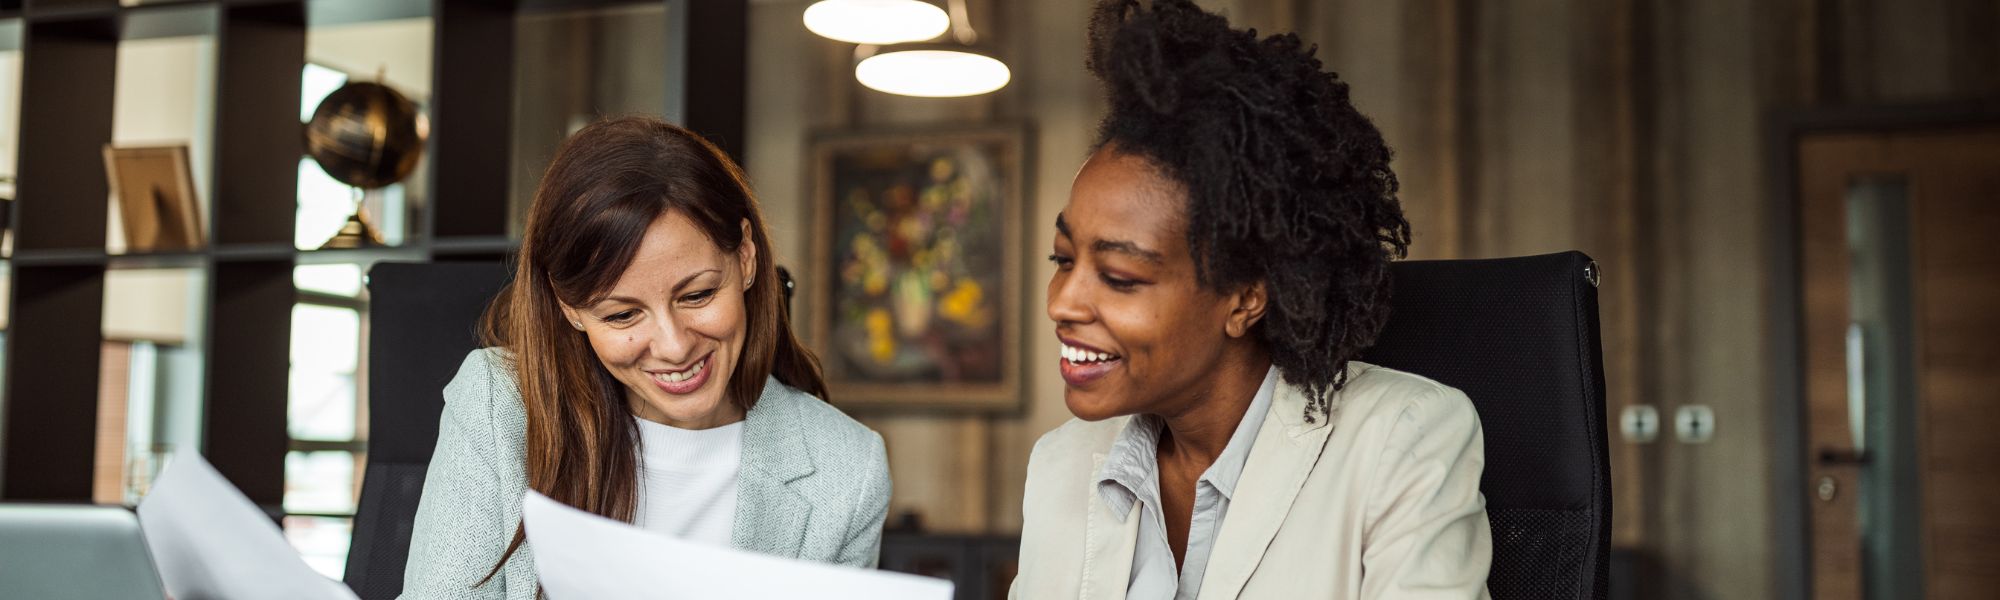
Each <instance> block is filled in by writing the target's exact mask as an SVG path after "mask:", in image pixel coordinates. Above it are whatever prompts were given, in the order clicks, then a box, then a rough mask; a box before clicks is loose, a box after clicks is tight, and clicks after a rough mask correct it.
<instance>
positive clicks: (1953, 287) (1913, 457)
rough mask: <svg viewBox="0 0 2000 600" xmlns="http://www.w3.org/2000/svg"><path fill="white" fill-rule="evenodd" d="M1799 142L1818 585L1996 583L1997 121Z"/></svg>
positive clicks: (1867, 588)
mask: <svg viewBox="0 0 2000 600" xmlns="http://www.w3.org/2000/svg"><path fill="white" fill-rule="evenodd" d="M1798 156H1799V163H1798V164H1799V171H1798V173H1797V176H1798V184H1799V188H1798V189H1799V192H1800V205H1801V206H1800V212H1799V215H1798V218H1799V219H1800V233H1801V236H1800V244H1801V247H1800V248H1799V249H1798V250H1799V256H1800V257H1801V263H1802V265H1801V267H1802V269H1803V292H1804V293H1803V296H1802V302H1803V304H1804V306H1802V307H1801V308H1802V314H1803V315H1804V322H1803V327H1804V337H1805V339H1804V346H1803V349H1804V353H1803V360H1804V363H1805V364H1804V366H1805V374H1806V377H1805V399H1806V411H1805V419H1806V423H1805V431H1806V435H1805V438H1806V441H1805V443H1806V445H1807V446H1806V448H1805V456H1806V460H1807V462H1808V464H1807V465H1806V473H1807V474H1808V477H1807V480H1808V482H1809V489H1807V490H1801V493H1804V494H1806V495H1807V497H1808V502H1809V504H1810V506H1812V509H1811V511H1810V521H1811V528H1812V549H1811V563H1812V567H1813V578H1812V581H1813V590H1814V592H1813V597H1814V598H1818V599H1823V600H1836V599H1837V600H1847V599H1861V598H1868V599H1871V600H1888V599H1892V598H1893V599H1898V600H1900V599H1905V598H1910V599H1915V598H1934V599H1956V598H1982V599H1983V598H1991V597H1993V596H1992V594H1993V593H1994V592H1993V590H1995V589H2000V568H1995V566H1994V565H2000V462H1996V461H2000V351H1996V348H2000V126H1990V127H1976V128H1960V129H1953V130H1934V131H1903V132H1889V133H1885V132H1868V133H1840V134H1816V135H1812V136H1807V137H1805V138H1803V139H1802V140H1801V142H1800V145H1799V148H1798ZM1864 523H1865V524H1866V525H1865V526H1864Z"/></svg>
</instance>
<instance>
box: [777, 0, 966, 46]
mask: <svg viewBox="0 0 2000 600" xmlns="http://www.w3.org/2000/svg"><path fill="white" fill-rule="evenodd" d="M805 20H806V29H809V30H812V32H813V33H817V34H819V35H820V36H822V37H827V38H831V39H835V40H840V41H843V42H851V43H855V44H900V43H903V42H921V41H924V40H928V39H932V38H935V37H937V36H940V35H944V32H945V31H946V30H948V29H950V28H951V17H949V16H947V15H945V12H944V9H941V8H938V6H937V5H936V4H931V3H929V2H924V1H923V0H820V1H819V2H814V3H813V5H812V6H808V7H806V18H805Z"/></svg>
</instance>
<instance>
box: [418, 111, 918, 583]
mask: <svg viewBox="0 0 2000 600" xmlns="http://www.w3.org/2000/svg"><path fill="white" fill-rule="evenodd" d="M484 341H485V343H486V344H487V345H488V346H491V347H489V348H484V349H481V350H476V351H473V352H472V354H471V355H469V356H467V357H466V359H465V363H464V365H463V366H462V367H460V369H459V372H458V376H457V377H456V378H454V379H453V380H452V382H451V384H450V385H449V386H447V387H446V388H445V392H444V396H445V410H444V415H443V418H442V420H441V423H440V425H439V428H438V443H437V450H436V453H435V455H434V457H433V458H432V460H431V464H430V473H429V475H428V477H427V478H426V480H425V482H424V495H423V500H422V501H421V503H420V504H419V506H418V509H417V518H416V524H415V531H414V532H413V535H412V538H411V543H410V558H409V564H408V567H407V571H406V576H405V581H404V584H405V588H404V594H403V597H405V598H425V599H428V598H508V599H528V598H533V597H535V592H536V589H537V587H538V586H537V585H536V579H535V571H534V566H533V560H534V559H533V553H532V551H531V548H530V544H528V543H527V541H526V539H525V537H524V534H523V530H522V529H521V527H520V523H521V498H522V495H523V494H524V493H525V492H526V491H527V490H534V491H536V492H540V493H542V494H544V495H547V496H549V497H550V498H554V499H555V500H557V501H559V502H563V503H565V504H568V505H570V506H574V507H577V508H580V509H583V510H587V511H590V512H592V513H596V514H599V515H603V516H605V517H609V518H612V519H617V520H621V521H626V522H630V523H633V524H634V525H637V526H639V527H642V528H645V529H649V530H654V531H659V532H663V533H667V534H670V535H674V536H677V537H682V538H685V539H690V540H693V541H697V542H706V543H711V544H715V545H718V546H728V547H734V548H739V549H745V550H752V551H758V552H763V553H767V554H774V555H778V556H787V557H794V558H801V559H808V560H818V561H824V562H829V563H837V564H846V565H853V566H862V567H867V566H873V565H874V563H875V560H876V553H877V551H878V550H879V548H880V544H881V529H882V520H883V516H884V515H885V513H886V511H887V509H888V501H889V470H888V461H887V459H886V457H885V455H884V453H883V448H882V438H881V436H879V435H877V434H875V432H873V431H870V430H869V429H868V428H867V427H864V426H862V425H861V424H859V423H857V422H855V421H854V420H853V419H850V418H848V417H847V416H846V415H844V414H841V412H840V411H839V410H836V409H834V408H833V407H832V406H830V405H828V404H826V403H825V402H824V401H822V399H823V398H825V397H826V386H825V384H824V382H823V381H822V380H821V377H820V369H819V364H818V361H817V359H815V358H814V357H813V355H812V354H811V353H810V352H809V351H807V350H806V349H805V348H804V347H803V346H801V345H800V344H799V342H798V340H797V339H795V338H794V337H793V336H792V329H791V324H790V321H789V316H788V315H787V311H786V308H785V306H784V296H783V293H782V290H781V289H780V288H779V282H778V276H777V270H776V267H775V266H774V264H773V262H772V259H771V250H770V242H769V239H768V238H767V237H766V236H765V233H764V222H763V217H762V215H761V214H760V213H759V211H758V208H757V202H756V199H755V198H754V197H753V196H752V195H751V192H750V189H749V186H748V184H747V183H746V182H745V181H744V178H743V174H742V171H741V170H739V169H738V168H737V167H736V165H735V164H733V163H732V162H731V161H730V160H729V158H728V157H727V156H725V155H723V154H722V153H721V152H720V151H718V150H717V149H716V148H715V146H713V145H711V144H709V143H708V142H707V141H706V140H703V139H701V138H700V137H699V136H697V135H695V134H694V133H692V132H689V131H687V130H685V129H681V128H679V127H675V126H673V125H670V124H667V123H665V122H662V121H659V120H655V119H649V118H638V117H628V118H620V119H612V120H607V121H602V122H598V123H595V124H592V125H590V126H588V127H585V128H584V129H583V130H582V131H579V132H577V134H576V135H574V136H572V137H571V138H570V139H569V140H568V141H567V142H565V143H564V144H563V147H562V149H561V150H560V151H559V152H557V154H556V158H555V161H554V163H553V164H551V165H550V166H549V170H548V172H547V173H546V174H544V175H543V178H542V183H541V187H540V189H538V190H537V192H536V194H535V200H534V206H533V207H532V209H531V210H530V214H529V216H528V228H527V232H526V234H525V235H524V236H523V238H522V240H521V249H520V254H519V255H518V257H517V258H516V264H515V272H514V279H513V282H512V283H511V284H509V285H508V287H507V289H506V290H505V291H503V292H502V293H501V295H500V297H499V298H497V299H496V300H495V301H494V303H493V305H492V306H491V307H489V308H488V310H487V313H486V317H485V322H484Z"/></svg>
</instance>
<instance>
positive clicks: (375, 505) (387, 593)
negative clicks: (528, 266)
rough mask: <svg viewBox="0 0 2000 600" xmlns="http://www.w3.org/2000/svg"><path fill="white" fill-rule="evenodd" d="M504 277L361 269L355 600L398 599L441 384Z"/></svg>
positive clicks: (420, 267)
mask: <svg viewBox="0 0 2000 600" xmlns="http://www.w3.org/2000/svg"><path fill="white" fill-rule="evenodd" d="M508 277H509V273H508V271H507V269H506V267H505V266H503V265H502V264H500V263H497V262H481V263H381V264H377V265H375V267H374V268H372V269H370V270H369V271H368V293H369V307H368V336H369V339H368V437H369V440H368V470H367V474H366V475H365V476H364V477H363V479H362V482H361V502H360V504H359V506H358V507H357V509H358V510H357V511H356V512H355V515H354V539H353V543H352V545H351V546H350V547H349V549H348V554H347V576H346V578H345V579H346V582H347V585H348V587H350V588H353V589H354V593H355V594H356V595H359V596H360V597H361V598H362V599H363V600H375V599H377V598H382V599H389V598H395V597H396V595H397V594H399V593H401V592H402V591H403V563H404V561H405V560H406V559H407V558H408V557H409V552H410V529H411V527H412V525H413V523H414V522H415V520H416V515H417V500H418V499H420V498H422V497H423V492H424V475H425V473H426V472H427V471H428V470H429V465H430V461H431V450H432V449H433V448H434V447H435V446H436V444H437V433H438V417H439V416H440V415H441V414H443V412H444V386H445V384H446V383H450V382H451V377H452V375H454V374H456V373H457V372H458V365H459V363H461V362H463V361H464V360H465V355H466V353H468V352H471V351H472V350H473V349H474V348H477V347H478V335H477V328H476V326H477V323H478V321H479V315H480V314H481V313H483V312H484V311H485V310H486V305H487V303H488V302H490V301H491V300H492V299H493V297H494V296H495V295H496V294H498V293H499V291H500V288H501V287H502V286H503V285H505V284H506V282H507V280H508Z"/></svg>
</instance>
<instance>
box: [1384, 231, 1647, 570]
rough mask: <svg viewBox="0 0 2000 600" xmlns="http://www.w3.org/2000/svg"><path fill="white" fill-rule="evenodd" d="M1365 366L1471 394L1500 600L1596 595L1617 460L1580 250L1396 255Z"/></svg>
mask: <svg viewBox="0 0 2000 600" xmlns="http://www.w3.org/2000/svg"><path fill="white" fill-rule="evenodd" d="M1393 273H1394V277H1395V298H1394V299H1393V300H1392V301H1391V304H1392V305H1393V313H1392V314H1391V315H1390V317H1389V324H1388V327H1387V329H1385V330H1384V331H1383V332H1382V336H1381V338H1380V340H1379V341H1378V342H1377V343H1376V345H1375V347H1373V348H1371V349H1369V350H1368V351H1367V352H1365V353H1363V356H1362V360H1364V361H1367V362H1370V363H1374V364H1378V365H1382V366H1385V367H1390V368H1394V369H1399V370H1403V371H1409V372H1411V373H1416V374H1419V375H1423V376H1426V377H1430V378H1432V379H1436V380H1438V381H1439V382H1441V383H1444V384H1446V385H1450V386H1452V387H1456V388H1458V389H1460V390H1463V391H1464V392H1465V393H1466V395H1468V396H1471V398H1472V403H1473V405H1474V406H1476V407H1477V409H1478V411H1479V419H1480V424H1481V426H1482V428H1483V429H1484V432H1485V436H1486V471H1485V474H1484V476H1483V477H1482V478H1481V480H1480V486H1479V487H1480V491H1481V492H1482V493H1484V494H1485V496H1486V507H1487V515H1488V518H1489V519H1490V520H1491V522H1492V526H1493V571H1492V574H1491V575H1490V577H1489V578H1488V580H1487V587H1488V590H1489V591H1490V592H1491V593H1492V594H1493V597H1494V598H1495V599H1496V600H1515V599H1531V598H1532V599H1556V598H1559V599H1602V598H1604V597H1605V593H1606V589H1607V588H1606V584H1607V582H1608V580H1609V576H1608V569H1609V565H1610V558H1609V552H1610V547H1611V479H1610V461H1609V458H1608V456H1607V451H1606V445H1607V443H1608V438H1607V437H1606V433H1605V429H1604V427H1605V425H1604V371H1603V364H1604V360H1603V357H1602V354H1601V351H1600V348H1599V346H1600V341H1599V336H1598V321H1597V286H1596V280H1597V272H1596V264H1595V263H1593V262H1591V260H1590V257H1588V256H1585V255H1583V254H1582V253H1579V252H1565V253H1561V254H1549V255H1543V256H1527V257H1520V258H1503V259H1490V260H1439V261H1405V262H1400V263H1396V265H1395V266H1394V268H1393Z"/></svg>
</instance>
